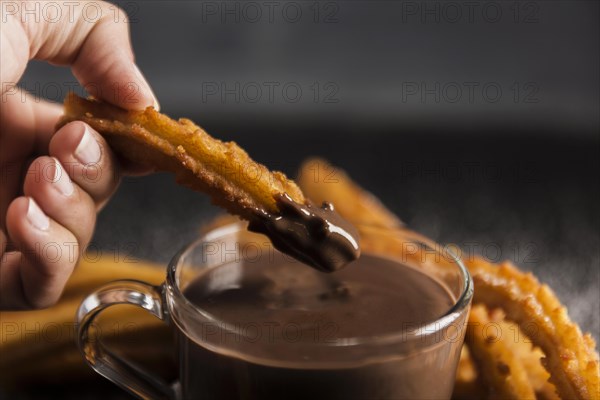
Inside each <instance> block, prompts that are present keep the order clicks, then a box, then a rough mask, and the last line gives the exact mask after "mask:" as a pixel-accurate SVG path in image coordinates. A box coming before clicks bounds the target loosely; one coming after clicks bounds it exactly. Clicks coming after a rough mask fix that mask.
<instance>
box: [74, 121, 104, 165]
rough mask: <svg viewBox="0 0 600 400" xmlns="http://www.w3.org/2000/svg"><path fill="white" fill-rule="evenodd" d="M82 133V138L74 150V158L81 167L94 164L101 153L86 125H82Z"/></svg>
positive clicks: (98, 159)
mask: <svg viewBox="0 0 600 400" xmlns="http://www.w3.org/2000/svg"><path fill="white" fill-rule="evenodd" d="M83 126H84V131H83V136H81V139H80V140H79V144H78V145H77V148H76V149H75V158H76V159H77V161H79V162H80V163H82V164H83V165H88V164H95V163H97V162H99V161H100V156H101V155H102V152H101V151H100V146H99V145H98V142H97V141H96V138H94V135H92V133H91V132H90V129H89V128H88V126H87V125H85V124H83Z"/></svg>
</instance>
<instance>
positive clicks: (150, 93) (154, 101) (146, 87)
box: [133, 64, 160, 111]
mask: <svg viewBox="0 0 600 400" xmlns="http://www.w3.org/2000/svg"><path fill="white" fill-rule="evenodd" d="M133 67H134V69H135V73H136V74H137V76H138V79H139V80H140V81H141V82H142V83H143V84H144V85H143V88H142V90H143V91H145V92H146V95H147V96H149V97H151V98H152V107H154V109H155V110H156V111H160V104H159V103H158V100H157V99H156V96H155V95H154V92H153V91H152V88H151V87H150V84H149V83H148V81H147V80H146V77H145V76H144V74H142V71H140V68H139V67H138V66H137V65H136V64H133Z"/></svg>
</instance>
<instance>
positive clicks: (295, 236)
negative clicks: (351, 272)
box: [248, 194, 360, 272]
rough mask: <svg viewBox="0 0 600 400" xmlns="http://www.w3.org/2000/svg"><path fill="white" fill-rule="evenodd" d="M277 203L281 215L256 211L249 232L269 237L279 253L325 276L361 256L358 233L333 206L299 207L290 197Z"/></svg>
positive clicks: (284, 196) (305, 205)
mask: <svg viewBox="0 0 600 400" xmlns="http://www.w3.org/2000/svg"><path fill="white" fill-rule="evenodd" d="M275 200H276V201H277V207H278V208H279V214H270V213H267V212H265V211H264V210H256V213H255V218H254V219H253V220H251V221H250V224H249V225H248V229H249V230H250V231H253V232H258V233H263V234H265V235H267V236H268V237H269V239H271V242H272V243H273V246H274V247H275V248H276V249H278V250H279V251H281V252H283V253H286V254H288V255H290V256H292V257H294V258H296V259H297V260H299V261H302V262H303V263H305V264H308V265H310V266H311V267H313V268H315V269H318V270H319V271H323V272H333V271H337V270H339V269H340V268H343V267H344V266H345V265H346V264H348V263H349V262H351V261H354V260H356V259H357V258H358V257H359V256H360V248H359V245H358V231H357V230H356V228H355V227H354V226H352V224H350V223H349V222H348V221H346V220H345V219H343V218H342V217H341V216H340V215H339V214H338V213H337V212H336V211H335V210H334V208H333V205H332V204H329V203H323V205H322V206H321V207H318V206H316V205H314V204H311V203H310V202H309V203H307V204H299V203H296V202H295V201H293V200H292V199H291V198H290V197H289V196H288V195H287V194H282V195H279V196H277V197H276V198H275Z"/></svg>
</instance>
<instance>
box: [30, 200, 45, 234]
mask: <svg viewBox="0 0 600 400" xmlns="http://www.w3.org/2000/svg"><path fill="white" fill-rule="evenodd" d="M27 220H28V221H29V223H30V224H31V225H33V227H34V228H36V229H39V230H41V231H47V230H48V228H50V218H48V217H47V216H46V214H44V212H43V211H42V209H41V208H40V206H38V205H37V203H36V202H35V200H33V199H32V198H31V197H30V198H29V205H28V206H27Z"/></svg>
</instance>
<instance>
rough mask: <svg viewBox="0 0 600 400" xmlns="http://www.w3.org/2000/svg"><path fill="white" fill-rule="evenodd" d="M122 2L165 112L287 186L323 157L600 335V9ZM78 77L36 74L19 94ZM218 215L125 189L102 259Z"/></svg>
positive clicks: (156, 250)
mask: <svg viewBox="0 0 600 400" xmlns="http://www.w3.org/2000/svg"><path fill="white" fill-rule="evenodd" d="M118 4H120V5H121V6H122V7H123V8H124V9H125V10H127V12H128V13H129V17H130V21H131V37H132V41H133V45H134V49H135V52H136V57H137V62H138V64H139V66H140V68H141V69H142V71H143V72H144V74H145V75H146V77H147V79H148V81H149V82H150V83H151V85H152V86H153V88H154V90H155V93H156V95H157V97H158V99H159V101H160V103H161V107H162V111H163V112H165V113H167V114H169V115H171V116H173V117H180V116H186V117H189V118H191V119H193V120H195V121H197V122H198V123H199V124H200V125H202V126H203V127H204V128H205V129H206V130H207V131H208V132H210V133H211V134H213V135H214V136H216V137H219V138H221V139H226V140H235V141H236V142H238V143H239V144H240V145H241V146H242V147H244V148H245V149H247V150H248V152H249V153H250V154H251V155H252V156H253V157H254V158H255V159H256V160H258V161H260V162H263V163H265V164H266V165H268V166H269V167H272V168H275V169H280V170H283V171H284V172H286V173H288V174H291V175H294V174H295V171H296V169H297V167H298V166H299V164H300V162H301V161H302V160H303V159H304V158H305V157H307V156H312V155H319V156H322V157H325V158H327V159H329V160H331V161H332V162H333V163H334V164H336V165H339V166H341V167H343V168H344V169H346V170H347V171H348V172H349V174H350V175H351V176H353V177H354V178H355V179H356V180H357V181H358V182H359V183H360V184H362V185H363V186H364V187H366V188H368V189H369V190H371V191H372V192H373V193H375V194H376V195H377V196H379V197H380V198H381V199H382V200H383V201H384V203H385V204H387V205H388V206H389V207H390V208H391V209H392V210H393V211H395V212H396V213H397V214H398V215H399V216H401V218H403V220H404V221H405V222H407V223H408V225H410V226H411V227H412V228H414V229H416V230H418V231H420V232H423V233H425V234H427V235H429V236H430V237H432V238H433V239H435V240H437V241H439V242H443V243H450V242H451V243H456V244H458V245H460V246H462V247H463V248H465V249H471V250H472V251H473V252H475V253H477V254H483V255H484V256H486V257H488V258H490V259H491V260H493V261H500V260H503V259H510V260H513V261H514V262H515V263H516V264H518V265H519V266H520V267H521V268H523V269H526V270H531V271H534V272H535V274H536V275H537V276H539V277H540V279H541V280H542V281H544V282H547V283H548V284H550V285H551V286H552V287H553V288H554V290H555V291H556V292H557V293H558V295H559V296H560V298H561V299H562V300H563V301H564V303H565V304H566V305H567V306H568V308H569V312H570V314H571V315H572V317H573V318H574V319H575V320H576V321H577V322H578V323H579V324H581V326H582V328H584V329H585V330H590V331H591V332H592V333H593V335H594V336H595V337H596V339H599V338H600V324H599V318H598V315H600V310H599V304H600V290H599V288H600V250H599V244H600V230H599V222H600V215H599V208H598V204H600V202H599V200H600V184H599V179H598V172H599V161H598V160H599V159H598V154H599V150H600V140H599V128H600V114H599V87H600V86H599V71H600V63H599V48H600V46H599V45H600V43H599V37H600V36H599V28H598V26H599V20H600V18H599V16H600V12H599V3H598V2H597V1H556V0H552V1H525V2H516V1H495V2H443V1H430V2H415V1H366V0H365V1H362V0H359V1H318V2H316V1H293V2H285V1H276V2H260V1H259V2H241V1H227V2H221V1H217V2H212V1H207V2H201V1H179V2H177V1H169V2H166V1H146V2H131V1H124V2H118ZM73 81H74V78H73V77H72V75H71V74H70V72H69V71H68V70H66V69H61V68H56V67H50V66H47V65H43V64H40V63H32V64H31V66H30V68H29V69H28V70H27V72H26V74H25V77H24V78H23V81H22V86H24V87H25V88H27V89H29V90H31V91H33V92H36V93H38V94H41V95H42V96H44V97H48V98H52V99H54V100H58V101H60V100H62V98H63V97H64V95H65V94H66V92H67V90H68V89H69V86H70V84H65V82H73ZM78 90H80V89H78ZM218 212H219V210H218V209H216V208H215V207H213V206H211V205H210V203H209V201H208V200H207V198H206V196H204V195H202V194H198V193H193V192H191V191H189V190H187V189H184V188H181V187H178V186H177V185H176V184H175V183H174V181H173V179H172V177H170V176H165V175H154V176H149V177H144V178H135V179H134V178H127V179H125V181H124V182H123V184H122V186H121V188H120V189H119V192H118V193H117V194H116V196H115V197H114V199H113V201H112V202H111V203H110V204H109V205H108V206H107V207H106V208H105V210H104V211H103V212H102V214H101V215H100V218H99V221H98V227H97V233H96V236H95V239H94V243H93V248H94V249H96V250H98V251H102V252H104V253H110V252H114V253H118V254H124V253H127V254H130V255H132V256H134V257H137V258H140V259H151V260H156V261H160V262H166V261H167V260H169V258H170V257H171V256H172V255H173V254H174V253H175V251H176V250H177V249H178V248H179V247H180V246H182V245H183V244H185V243H186V242H188V241H190V240H191V239H192V238H193V237H194V236H195V235H196V233H197V231H198V229H199V227H200V226H201V225H202V223H203V222H206V221H208V220H209V219H210V218H211V217H212V216H214V215H215V214H216V213H218Z"/></svg>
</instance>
